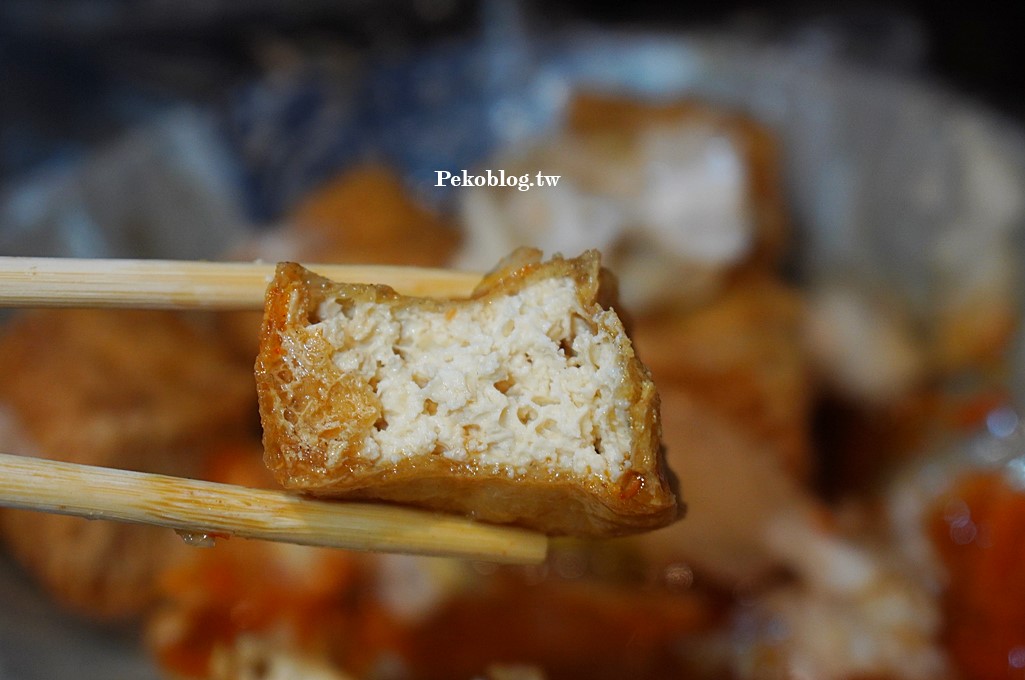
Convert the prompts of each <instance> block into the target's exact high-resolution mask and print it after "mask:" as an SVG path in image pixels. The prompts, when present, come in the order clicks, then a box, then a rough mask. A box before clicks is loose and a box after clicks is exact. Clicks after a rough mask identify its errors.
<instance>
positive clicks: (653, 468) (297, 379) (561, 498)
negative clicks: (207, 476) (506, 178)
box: [256, 250, 677, 536]
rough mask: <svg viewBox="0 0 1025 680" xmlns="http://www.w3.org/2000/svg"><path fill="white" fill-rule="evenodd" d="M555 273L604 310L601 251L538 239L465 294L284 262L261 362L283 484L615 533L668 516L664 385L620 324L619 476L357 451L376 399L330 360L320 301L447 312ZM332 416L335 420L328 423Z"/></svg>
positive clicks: (269, 438) (272, 453)
mask: <svg viewBox="0 0 1025 680" xmlns="http://www.w3.org/2000/svg"><path fill="white" fill-rule="evenodd" d="M552 277H560V278H561V277H569V278H571V279H572V280H573V281H574V282H575V283H576V290H577V295H578V296H579V298H580V301H581V302H582V303H583V305H584V309H587V310H590V311H592V312H600V311H601V309H600V307H599V306H598V305H597V303H596V299H597V298H598V295H599V293H598V288H599V282H600V280H601V276H600V263H599V256H598V254H597V253H595V252H591V253H587V254H585V255H583V256H582V257H580V258H577V259H573V260H567V259H562V258H555V259H553V260H551V261H549V262H544V263H542V262H541V261H540V253H538V252H537V251H530V250H525V251H517V252H516V253H514V254H513V255H512V256H511V257H510V258H509V259H507V260H506V261H505V262H504V263H503V264H502V265H501V266H500V267H499V268H498V269H496V270H495V271H494V272H492V273H491V274H489V275H488V276H486V277H485V278H484V279H483V280H482V282H481V284H480V285H479V286H478V288H477V289H476V291H475V292H474V293H473V295H472V297H471V298H470V299H468V300H447V301H445V300H434V299H422V298H410V297H404V296H400V295H398V294H397V293H396V292H395V291H393V290H392V289H390V288H388V287H386V286H371V285H347V284H336V283H332V282H330V281H327V280H326V279H323V278H321V277H319V276H317V275H316V274H313V273H312V272H309V271H307V270H305V269H303V268H302V267H301V266H299V265H296V264H291V263H286V264H281V265H279V266H278V270H277V274H276V276H275V279H274V281H273V282H272V284H271V286H270V288H269V289H268V293H267V304H266V308H265V317H264V324H263V329H262V332H261V343H260V353H259V356H258V359H257V363H256V380H257V391H258V395H259V401H260V413H261V417H262V420H263V423H264V450H265V459H266V463H267V465H268V467H269V468H270V469H271V471H272V472H273V473H274V474H275V476H276V477H277V479H278V481H279V482H280V483H281V484H282V485H284V486H285V487H287V488H290V489H295V490H300V491H304V492H308V493H311V494H315V495H320V496H337V497H346V498H363V499H380V500H388V501H397V502H402V503H409V504H415V505H419V506H423V507H427V508H432V509H437V510H444V511H453V512H459V513H465V514H470V515H472V516H474V517H477V518H479V519H482V520H485V521H491V522H499V523H511V524H517V525H521V526H527V527H532V528H536V529H539V530H543V531H546V532H549V533H552V534H578V535H594V536H603V535H615V534H621V533H630V532H635V531H642V530H647V529H651V528H654V527H658V526H662V525H665V524H667V523H669V522H671V521H672V520H673V519H675V518H676V516H677V505H676V499H675V496H674V495H673V493H672V491H671V490H670V487H669V483H668V479H667V473H666V470H665V467H664V465H663V461H662V454H661V451H660V449H659V446H660V435H661V431H660V423H659V415H658V413H659V411H658V394H657V392H656V390H655V386H654V383H652V381H651V380H650V378H649V376H648V373H647V370H646V369H645V368H644V367H643V366H642V365H641V363H640V362H639V361H638V360H637V359H636V357H635V356H634V354H633V350H632V348H631V347H630V344H629V340H628V339H627V338H626V337H625V336H624V335H623V334H622V332H621V331H620V332H619V334H618V335H619V336H621V337H619V342H621V343H622V345H621V350H622V352H623V356H625V357H626V369H627V379H626V380H624V381H623V382H622V384H620V385H618V386H616V390H617V392H616V394H615V397H616V399H617V401H618V400H625V401H626V402H627V403H629V404H630V407H629V422H630V428H631V432H630V442H631V446H632V448H631V451H630V456H631V463H632V464H631V467H630V470H629V471H628V472H627V473H625V474H623V475H622V476H621V478H620V479H619V480H617V481H616V482H608V481H603V480H602V479H600V478H598V477H596V476H590V477H583V476H576V475H574V474H572V473H571V471H566V472H565V473H560V474H558V475H556V474H553V473H552V472H550V471H548V470H541V469H540V468H539V467H538V466H534V467H532V468H531V469H529V470H528V471H527V472H526V473H525V474H517V475H515V478H512V477H510V476H509V475H508V474H507V472H506V471H504V470H499V469H485V468H484V467H481V466H480V465H478V463H477V462H476V461H475V460H474V458H473V457H472V456H470V457H469V458H468V459H466V460H464V461H454V460H451V459H449V458H445V457H441V456H434V455H426V456H411V457H407V458H404V459H402V460H400V461H399V462H398V463H395V464H389V465H379V464H376V463H373V462H371V461H369V460H368V459H367V458H365V457H361V456H360V455H359V451H360V449H361V448H362V446H363V443H364V440H365V438H366V437H367V435H368V434H369V432H370V431H371V429H372V428H373V427H374V423H375V422H376V421H377V420H378V419H379V418H380V417H381V415H382V411H381V405H380V403H379V401H378V398H377V396H376V395H375V392H374V388H373V387H371V386H370V385H369V384H367V383H366V382H363V380H362V379H361V378H359V377H357V376H355V375H350V374H345V373H343V372H341V371H340V370H339V369H337V368H336V367H335V365H334V364H333V363H332V360H331V357H332V354H333V352H334V348H333V347H331V346H330V344H329V343H328V342H327V341H326V340H325V339H324V338H323V336H321V335H320V333H319V331H317V330H316V329H312V330H311V329H310V325H311V324H310V319H311V317H313V316H315V315H316V310H317V308H318V305H319V304H320V302H321V301H323V300H324V299H327V298H329V297H335V298H344V299H347V300H353V301H372V302H373V303H376V304H382V305H391V306H396V307H398V306H413V307H415V308H417V309H424V310H433V311H441V312H445V311H447V310H449V309H452V308H454V307H457V306H459V305H487V304H488V303H489V301H490V300H495V299H497V298H499V297H502V296H505V295H510V294H512V293H515V292H517V291H520V290H522V289H524V288H525V287H527V286H530V285H531V284H532V283H533V282H535V281H538V280H541V279H544V278H552ZM327 422H331V423H333V425H332V426H330V427H328V428H326V429H325V426H324V423H327ZM332 439H333V440H338V441H342V442H345V450H344V454H343V455H342V457H341V460H336V461H335V462H334V463H329V462H328V460H327V453H326V452H327V448H328V441H329V440H332Z"/></svg>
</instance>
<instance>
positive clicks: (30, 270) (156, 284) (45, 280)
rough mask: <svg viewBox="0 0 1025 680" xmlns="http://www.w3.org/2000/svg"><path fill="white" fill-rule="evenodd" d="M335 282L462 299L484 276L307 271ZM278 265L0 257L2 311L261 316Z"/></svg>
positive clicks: (414, 270)
mask: <svg viewBox="0 0 1025 680" xmlns="http://www.w3.org/2000/svg"><path fill="white" fill-rule="evenodd" d="M305 266H307V267H308V268H309V269H311V270H313V271H315V272H317V273H318V274H321V275H322V276H326V277H327V278H329V279H332V280H334V281H342V282H346V283H384V284H387V285H389V286H391V287H392V288H394V289H395V290H397V291H398V292H400V293H403V294H406V295H418V296H425V297H464V296H466V295H469V293H470V292H471V291H472V290H473V288H474V286H476V285H477V283H478V282H479V281H480V277H481V275H480V274H479V273H473V272H460V271H453V270H448V269H430V268H425V267H398V266H384V265H330V264H328V265H324V264H309V265H305ZM274 267H275V265H274V264H269V263H259V262H200V261H186V260H127V259H125V260H122V259H77V258H59V257H58V258H51V257H0V307H5V306H6V307H135V308H142V309H209V310H213V309H263V303H264V293H265V292H266V290H267V284H268V283H269V282H270V280H271V277H272V276H273V275H274Z"/></svg>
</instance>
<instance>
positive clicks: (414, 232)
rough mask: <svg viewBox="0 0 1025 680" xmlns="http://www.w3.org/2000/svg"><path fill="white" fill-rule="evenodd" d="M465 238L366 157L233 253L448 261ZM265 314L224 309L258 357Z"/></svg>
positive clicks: (321, 259)
mask: <svg viewBox="0 0 1025 680" xmlns="http://www.w3.org/2000/svg"><path fill="white" fill-rule="evenodd" d="M459 241H460V232H459V230H458V228H457V227H456V226H455V225H453V224H450V223H449V222H447V221H446V220H445V219H444V218H443V217H442V216H441V215H439V214H437V213H435V212H434V211H432V210H430V209H429V208H427V207H426V206H424V205H422V204H421V203H419V202H418V201H416V200H415V198H414V197H412V196H411V195H410V193H409V191H408V190H407V189H406V187H405V186H404V185H403V183H402V179H401V178H400V177H399V175H398V174H397V173H396V172H395V171H393V170H391V169H390V168H388V167H387V166H385V165H382V164H379V163H374V162H366V163H362V164H358V165H356V166H354V167H352V168H350V169H348V170H346V171H344V172H342V173H340V174H339V175H338V176H337V177H335V178H334V179H332V180H330V181H328V182H327V183H325V184H324V185H322V186H321V187H319V188H317V189H314V190H313V191H311V192H310V193H309V194H308V195H307V196H306V197H305V198H304V199H303V200H302V201H300V202H299V204H298V205H296V206H295V207H294V208H293V209H292V211H291V212H290V213H289V214H287V215H285V216H284V218H283V220H282V224H281V226H280V227H278V228H276V229H274V230H272V231H269V232H266V233H263V234H261V235H259V236H257V237H255V238H254V239H253V240H251V241H250V242H248V243H246V244H243V245H241V246H240V247H239V248H238V249H237V250H236V252H234V253H233V254H232V257H233V258H235V259H241V260H254V259H259V260H264V261H267V262H281V261H286V260H287V261H293V262H300V263H308V264H309V263H319V264H384V265H405V266H415V267H444V266H447V265H448V264H449V262H450V261H451V259H452V256H453V254H454V253H455V250H456V248H457V246H458V244H459ZM367 283H370V282H367ZM262 317H263V315H262V313H260V312H225V313H222V314H219V315H218V319H219V323H220V325H221V327H222V329H223V330H224V332H225V334H226V336H227V339H228V340H229V343H230V345H231V346H232V347H233V348H234V349H235V351H236V352H237V353H238V354H239V356H240V357H242V358H244V359H246V360H248V361H254V360H255V358H256V350H257V338H258V337H259V333H260V322H261V319H262Z"/></svg>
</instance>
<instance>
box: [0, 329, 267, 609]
mask: <svg viewBox="0 0 1025 680" xmlns="http://www.w3.org/2000/svg"><path fill="white" fill-rule="evenodd" d="M0 374H2V375H3V376H4V379H3V380H2V381H0V406H2V412H3V415H4V416H5V417H4V425H5V426H6V427H5V428H4V430H5V431H4V433H3V436H4V440H5V441H4V444H5V446H4V448H5V450H8V451H10V452H12V453H22V454H26V455H33V456H39V457H43V458H51V459H58V460H65V461H70V462H76V463H85V464H91V465H101V466H106V467H113V468H122V469H133V470H142V471H147V472H157V473H164V474H171V475H177V476H194V475H196V473H197V471H198V470H199V469H200V466H201V464H202V459H203V454H202V452H203V451H204V450H205V449H206V448H207V447H208V446H209V445H210V442H211V441H212V440H216V439H220V438H223V437H229V436H232V434H231V433H235V432H238V431H240V430H247V429H250V428H251V427H252V426H253V425H254V424H255V423H254V420H255V418H254V417H253V415H252V414H253V411H254V402H255V390H254V389H253V383H252V374H251V373H250V372H249V371H248V370H247V369H246V367H244V366H243V365H240V364H233V363H232V362H231V361H229V360H228V358H227V356H226V355H225V353H224V352H223V350H222V349H221V347H220V346H219V345H218V342H217V340H216V337H215V336H214V334H213V333H212V332H210V331H209V329H205V328H202V327H199V326H198V325H194V324H192V323H190V322H188V321H186V320H185V319H184V318H182V317H181V316H178V315H176V314H173V313H168V312H142V311H109V310H108V311H100V310H47V311H38V312H30V313H26V314H24V315H22V316H20V317H17V318H16V319H14V320H13V321H12V322H11V323H10V324H9V325H8V326H7V327H6V329H5V330H4V333H3V335H2V337H0ZM0 534H2V537H3V539H4V540H5V542H6V544H7V546H8V548H9V549H10V552H11V553H12V554H13V556H14V557H15V558H16V559H17V560H18V561H19V562H21V563H22V564H23V565H24V566H25V568H26V569H27V570H28V571H29V572H31V573H32V575H33V576H35V577H36V579H38V581H39V582H40V583H41V584H42V585H43V586H44V588H45V589H46V590H48V591H49V592H50V593H51V594H52V595H53V596H54V597H55V598H56V599H57V600H58V601H59V602H60V603H61V604H63V605H65V606H67V607H68V608H71V609H74V610H77V611H78V612H80V613H82V614H84V615H86V616H89V617H94V618H100V619H119V618H126V617H130V616H133V615H136V614H138V613H140V612H141V610H142V609H144V608H145V607H146V605H147V604H148V603H149V602H150V600H151V598H152V596H153V594H154V591H153V579H154V578H155V574H156V573H157V572H158V571H159V570H160V569H161V568H163V567H164V566H165V565H166V564H167V563H168V562H170V561H173V560H174V559H175V556H176V555H177V554H179V552H180V551H182V550H186V549H187V548H185V547H184V544H183V543H182V541H181V540H180V539H179V538H178V537H176V536H175V535H174V533H173V532H171V531H168V530H166V529H158V528H154V527H144V526H138V525H128V524H119V523H114V522H99V521H89V520H85V519H81V518H76V517H67V516H62V515H50V514H44V513H36V512H28V511H17V510H5V511H3V512H2V513H0Z"/></svg>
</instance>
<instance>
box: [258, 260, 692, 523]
mask: <svg viewBox="0 0 1025 680" xmlns="http://www.w3.org/2000/svg"><path fill="white" fill-rule="evenodd" d="M603 278H604V277H603V275H602V270H601V266H600V257H599V255H598V253H597V252H595V251H590V252H587V253H585V254H583V255H582V256H580V257H579V258H576V259H563V258H561V257H555V258H553V259H552V260H549V261H547V262H541V253H540V252H539V251H536V250H531V249H521V250H519V251H516V252H515V253H513V254H512V255H511V256H509V258H507V259H506V260H505V261H504V262H503V263H502V264H501V265H500V266H499V267H498V268H497V269H496V270H495V271H494V272H492V273H491V274H489V275H488V276H486V277H485V279H484V280H483V281H482V282H481V284H480V285H479V286H478V288H477V290H476V291H475V292H474V293H473V295H472V296H471V297H470V298H469V299H466V300H437V299H427V298H412V297H405V296H400V295H398V294H397V293H396V292H395V291H394V290H392V289H391V288H388V287H387V286H373V285H355V284H338V283H333V282H330V281H328V280H326V279H323V278H321V277H319V276H317V275H316V274H313V273H312V272H309V271H307V270H305V269H303V268H302V267H301V266H299V265H296V264H291V263H285V264H282V265H279V267H278V270H277V275H276V277H275V279H274V281H273V282H272V283H271V286H270V288H269V289H268V294H267V304H266V308H265V317H264V325H263V330H262V334H261V347H260V354H259V357H258V359H257V364H256V377H257V388H258V393H259V401H260V414H261V417H262V420H263V424H264V450H265V457H266V462H267V465H268V467H269V468H270V469H271V470H272V471H273V472H274V474H275V476H276V477H277V478H278V480H279V482H280V483H281V484H282V485H283V486H285V487H286V488H289V489H294V490H298V491H303V492H307V493H311V494H314V495H318V496H338V497H347V498H370V499H378V500H389V501H397V502H403V503H410V504H414V505H420V506H424V507H428V508H433V509H438V510H444V511H453V512H459V513H466V514H471V515H472V516H474V517H476V518H478V519H481V520H484V521H491V522H497V523H512V524H518V525H521V526H527V527H531V528H534V529H538V530H542V531H545V532H548V533H552V534H576V535H591V536H607V535H616V534H623V533H632V532H636V531H643V530H648V529H652V528H655V527H659V526H663V525H665V524H667V523H669V522H671V521H672V520H673V519H675V518H676V517H677V504H676V498H675V495H674V494H673V492H672V490H671V489H670V486H669V482H668V473H667V470H666V469H665V467H664V465H663V460H662V455H661V451H660V448H659V447H660V441H659V437H660V432H661V430H660V424H659V410H658V394H657V392H656V390H655V385H654V383H653V382H652V381H651V379H650V377H649V375H648V372H647V369H646V368H645V367H644V366H643V365H642V364H641V363H640V361H638V360H637V358H636V356H635V355H634V351H633V347H632V345H631V343H630V340H629V338H628V337H627V336H626V333H625V331H624V329H623V326H622V323H621V322H620V320H619V318H618V317H617V316H616V314H615V312H614V311H613V310H611V309H608V308H603V307H602V305H601V304H599V295H600V292H599V291H600V289H601V286H600V282H601V280H602V279H603Z"/></svg>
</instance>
